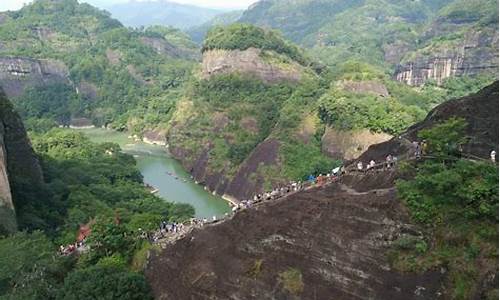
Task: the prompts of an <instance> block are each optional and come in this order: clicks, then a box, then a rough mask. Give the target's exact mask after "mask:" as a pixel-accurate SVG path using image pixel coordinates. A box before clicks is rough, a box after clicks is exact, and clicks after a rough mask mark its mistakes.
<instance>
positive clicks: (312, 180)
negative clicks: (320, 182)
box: [307, 174, 316, 184]
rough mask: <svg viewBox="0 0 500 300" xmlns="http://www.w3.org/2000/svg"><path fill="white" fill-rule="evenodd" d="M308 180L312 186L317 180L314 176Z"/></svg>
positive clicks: (310, 176)
mask: <svg viewBox="0 0 500 300" xmlns="http://www.w3.org/2000/svg"><path fill="white" fill-rule="evenodd" d="M307 180H308V181H309V182H310V183H311V184H314V181H315V180H316V178H314V176H313V175H312V174H310V175H309V177H307Z"/></svg>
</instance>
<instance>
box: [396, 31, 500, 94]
mask: <svg viewBox="0 0 500 300" xmlns="http://www.w3.org/2000/svg"><path fill="white" fill-rule="evenodd" d="M484 73H487V74H492V76H496V74H497V73H498V31H496V32H495V34H493V35H492V34H489V33H486V32H469V33H468V34H466V35H465V38H464V39H463V40H461V41H460V42H458V44H456V45H453V46H450V47H441V48H438V49H429V50H427V51H417V52H416V54H415V57H414V58H412V59H410V60H409V61H407V62H405V63H403V64H400V65H399V66H398V67H397V68H396V72H395V74H394V79H395V80H397V81H400V82H404V83H406V84H408V85H412V86H420V85H423V84H424V83H425V82H426V81H427V80H434V81H435V82H436V83H437V84H438V85H440V84H442V83H443V81H444V80H445V79H446V78H449V77H454V76H464V75H470V76H473V75H478V74H484Z"/></svg>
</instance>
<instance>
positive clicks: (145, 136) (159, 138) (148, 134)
mask: <svg viewBox="0 0 500 300" xmlns="http://www.w3.org/2000/svg"><path fill="white" fill-rule="evenodd" d="M142 140H143V142H145V143H147V144H152V145H161V146H165V145H166V144H167V137H166V131H165V130H145V131H144V132H143V133H142Z"/></svg>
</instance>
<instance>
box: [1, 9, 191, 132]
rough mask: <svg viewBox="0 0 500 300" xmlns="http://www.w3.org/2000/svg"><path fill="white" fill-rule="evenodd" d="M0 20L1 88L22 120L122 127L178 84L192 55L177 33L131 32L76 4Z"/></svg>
mask: <svg viewBox="0 0 500 300" xmlns="http://www.w3.org/2000/svg"><path fill="white" fill-rule="evenodd" d="M2 20H3V21H2V22H3V24H2V26H1V27H0V41H1V43H2V47H1V48H0V72H1V76H0V84H1V85H2V86H3V87H4V89H5V91H6V92H7V94H8V95H9V96H11V97H12V98H13V102H14V105H15V106H16V107H17V108H18V109H19V110H20V113H21V115H22V116H23V117H24V118H26V119H29V118H50V119H54V120H56V121H58V122H59V123H62V124H67V123H68V120H69V119H71V118H72V117H87V118H90V119H91V120H92V121H93V122H94V123H95V124H98V125H105V124H109V123H113V125H114V126H115V127H118V128H125V127H126V123H127V120H128V115H129V114H132V113H133V111H134V109H135V108H138V107H147V106H148V104H147V103H148V102H149V100H150V99H155V98H158V97H163V96H164V95H165V94H166V93H165V91H171V90H175V89H178V88H179V87H180V86H181V85H182V83H183V81H184V80H185V79H186V77H187V76H189V73H190V70H191V68H192V62H191V61H192V59H194V58H195V57H196V55H197V54H196V50H195V48H194V45H193V44H192V43H191V42H190V41H189V38H187V37H186V36H185V35H184V34H182V33H180V32H179V31H178V30H174V29H168V28H161V27H153V28H148V29H145V30H137V31H133V30H129V29H126V28H125V27H123V26H122V25H121V24H120V23H119V22H118V21H116V20H114V19H112V18H110V17H109V14H108V13H106V12H104V11H101V10H98V9H96V8H93V7H92V6H90V5H88V4H78V2H77V1H76V0H60V1H48V0H39V1H36V2H34V3H33V4H31V5H28V6H25V7H24V8H23V9H21V10H19V11H16V12H9V13H8V14H6V15H5V16H4V18H3V19H2ZM52 95H55V97H52ZM47 97H48V98H50V99H48V98H47ZM36 102H38V103H42V102H43V105H44V108H43V109H42V108H40V107H37V106H36V105H38V104H36ZM141 116H142V117H148V116H147V115H142V114H141Z"/></svg>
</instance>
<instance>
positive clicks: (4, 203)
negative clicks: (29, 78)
mask: <svg viewBox="0 0 500 300" xmlns="http://www.w3.org/2000/svg"><path fill="white" fill-rule="evenodd" d="M42 182H43V177H42V171H41V168H40V165H39V163H38V159H37V158H36V156H35V153H34V152H33V149H32V148H31V145H30V141H29V139H28V136H27V135H26V131H25V130H24V126H23V123H22V121H21V119H20V117H19V116H18V115H17V113H16V112H14V110H13V108H12V105H11V104H10V102H9V101H8V99H7V97H6V96H5V94H4V92H3V91H2V90H1V88H0V233H2V232H12V231H14V230H15V229H16V218H15V206H16V200H18V195H19V194H21V193H24V192H26V191H25V189H28V190H36V189H37V188H40V185H41V184H42Z"/></svg>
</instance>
